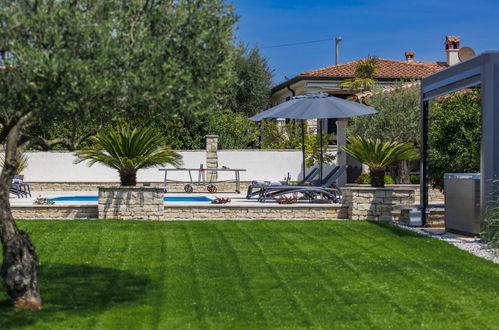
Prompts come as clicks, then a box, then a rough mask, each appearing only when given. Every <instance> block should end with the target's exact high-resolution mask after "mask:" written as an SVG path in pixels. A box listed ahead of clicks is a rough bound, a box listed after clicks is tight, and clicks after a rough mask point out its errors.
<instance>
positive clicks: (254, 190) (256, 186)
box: [246, 167, 319, 199]
mask: <svg viewBox="0 0 499 330" xmlns="http://www.w3.org/2000/svg"><path fill="white" fill-rule="evenodd" d="M318 174H319V168H318V167H314V168H312V170H311V171H310V172H309V173H308V174H307V175H306V176H305V178H304V179H303V181H302V183H303V184H306V183H311V182H312V181H313V180H314V179H315V177H316V176H317V175H318ZM268 185H271V183H265V182H259V181H253V182H252V183H251V184H250V185H249V186H248V192H247V193H246V199H251V197H253V196H260V194H261V193H262V189H263V188H265V187H266V186H268ZM276 186H277V187H281V186H282V185H276Z"/></svg>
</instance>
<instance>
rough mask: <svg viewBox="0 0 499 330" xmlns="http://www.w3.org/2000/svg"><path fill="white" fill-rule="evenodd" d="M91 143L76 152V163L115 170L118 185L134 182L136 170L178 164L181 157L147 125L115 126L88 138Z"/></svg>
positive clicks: (135, 180)
mask: <svg viewBox="0 0 499 330" xmlns="http://www.w3.org/2000/svg"><path fill="white" fill-rule="evenodd" d="M90 141H91V142H92V145H91V146H90V147H86V148H84V149H82V150H79V151H77V152H76V156H77V157H78V158H77V159H76V161H75V162H76V163H80V162H82V161H84V160H89V161H90V162H89V166H92V165H93V164H95V163H100V164H103V165H105V166H107V167H111V168H113V169H115V170H117V171H118V172H119V174H120V182H121V185H122V186H135V185H136V184H137V171H138V170H139V169H145V168H150V167H155V166H164V165H166V164H171V165H174V166H179V165H180V164H181V163H182V161H181V159H182V156H181V155H179V154H178V153H176V152H174V151H173V150H171V149H170V148H168V146H166V144H165V137H164V136H163V135H162V134H161V133H160V132H159V131H158V130H156V129H153V128H150V127H134V128H132V127H130V126H128V125H125V126H121V127H116V128H114V129H111V130H109V131H104V132H101V133H98V134H97V135H95V136H93V137H91V138H90Z"/></svg>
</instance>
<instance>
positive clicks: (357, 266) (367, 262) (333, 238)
mask: <svg viewBox="0 0 499 330" xmlns="http://www.w3.org/2000/svg"><path fill="white" fill-rule="evenodd" d="M342 226H344V227H342ZM333 227H334V225H333ZM296 228H297V230H299V231H301V232H303V234H304V236H305V237H307V238H308V239H310V240H312V241H313V242H314V245H316V246H317V245H318V246H319V247H320V248H321V249H323V250H324V251H328V252H329V253H331V254H334V255H336V256H337V257H338V258H339V259H340V260H341V264H343V265H346V267H347V269H350V270H352V271H353V272H354V273H355V274H356V275H355V276H353V277H352V276H349V275H348V273H345V272H344V269H342V268H341V267H340V268H336V269H330V271H331V272H334V274H335V275H336V276H337V277H338V278H340V279H342V288H341V289H338V291H339V292H342V294H344V295H347V296H349V297H351V300H350V305H348V306H345V307H346V309H347V312H346V313H345V316H344V318H343V321H344V322H346V323H348V324H349V325H350V326H353V327H355V324H357V323H359V322H362V323H363V324H364V323H367V324H371V322H372V323H373V324H375V323H376V320H375V318H376V314H379V315H383V314H386V313H392V314H393V315H396V316H397V317H398V316H401V320H397V321H402V316H403V315H405V313H406V312H405V311H404V308H403V307H402V306H401V305H400V304H399V303H398V302H396V301H393V299H392V297H391V295H390V294H389V293H388V292H385V291H386V289H387V284H386V281H387V280H389V283H395V281H393V280H392V279H391V277H390V275H389V274H383V273H377V272H373V271H372V270H371V269H369V268H370V267H371V265H372V260H371V258H370V257H369V254H368V253H367V251H365V250H364V249H363V248H361V247H360V246H359V243H358V242H357V241H356V240H352V239H348V238H347V237H345V236H343V235H342V234H340V231H338V232H335V233H334V235H327V234H326V233H327V230H328V228H329V223H321V224H318V225H316V226H307V225H301V226H298V225H297V226H296ZM339 228H341V229H342V230H345V229H347V230H348V227H346V226H345V224H342V225H339ZM324 238H327V239H326V240H325V239H324ZM371 243H374V244H375V245H376V244H377V243H376V242H371ZM337 251H342V252H343V253H338V252H337ZM399 280H400V279H399ZM379 301H382V302H383V303H382V304H380V303H379Z"/></svg>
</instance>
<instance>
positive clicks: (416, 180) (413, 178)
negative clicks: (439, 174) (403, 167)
mask: <svg viewBox="0 0 499 330" xmlns="http://www.w3.org/2000/svg"><path fill="white" fill-rule="evenodd" d="M409 179H410V180H411V183H412V184H419V183H420V181H421V176H420V175H414V174H413V175H411V176H410V177H409Z"/></svg>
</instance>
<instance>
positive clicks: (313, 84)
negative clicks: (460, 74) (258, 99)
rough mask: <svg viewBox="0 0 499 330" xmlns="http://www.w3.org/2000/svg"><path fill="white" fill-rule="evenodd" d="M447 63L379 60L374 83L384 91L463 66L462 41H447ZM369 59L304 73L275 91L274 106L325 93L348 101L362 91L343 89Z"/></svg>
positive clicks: (412, 56)
mask: <svg viewBox="0 0 499 330" xmlns="http://www.w3.org/2000/svg"><path fill="white" fill-rule="evenodd" d="M444 46H445V51H446V54H447V58H446V61H416V60H415V52H414V51H406V52H405V61H399V60H390V59H384V58H378V70H377V72H376V74H375V76H374V80H375V81H376V82H377V83H378V84H379V85H381V86H382V87H389V86H392V85H394V83H395V82H396V81H400V80H413V79H416V80H419V79H421V78H423V77H426V76H428V75H430V74H432V73H435V72H437V71H439V70H442V69H444V68H446V67H448V66H450V65H453V64H456V63H458V62H459V58H458V51H459V47H460V38H459V37H457V36H446V37H445V44H444ZM363 60H365V59H359V60H356V61H352V62H347V63H341V64H338V65H332V66H328V67H325V68H320V69H315V70H310V71H304V72H302V73H300V74H299V75H297V76H296V77H294V78H291V79H288V80H286V81H284V82H282V83H280V84H278V85H276V86H274V87H273V88H272V91H271V105H272V106H275V105H277V104H280V103H282V102H285V101H287V100H289V99H291V97H293V96H296V95H304V94H312V93H318V92H325V93H328V94H330V95H333V96H336V97H342V98H346V97H348V96H350V95H352V94H355V93H356V92H358V91H350V90H348V89H345V88H341V86H340V84H341V83H342V82H343V81H344V80H346V79H352V78H355V68H356V66H357V64H358V63H359V62H361V61H363Z"/></svg>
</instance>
